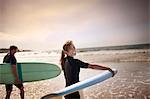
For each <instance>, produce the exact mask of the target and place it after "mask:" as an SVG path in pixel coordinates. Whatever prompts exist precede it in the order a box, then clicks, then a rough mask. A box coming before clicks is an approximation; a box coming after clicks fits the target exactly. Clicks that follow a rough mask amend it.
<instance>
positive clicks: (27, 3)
mask: <svg viewBox="0 0 150 99" xmlns="http://www.w3.org/2000/svg"><path fill="white" fill-rule="evenodd" d="M148 4H149V3H148V0H0V48H8V47H9V46H10V45H17V46H18V47H19V48H21V49H33V50H34V49H36V50H49V49H61V48H62V46H63V44H64V43H65V42H66V41H67V40H72V41H73V42H74V44H75V46H76V47H77V48H84V47H101V46H117V45H130V44H143V43H150V41H149V38H150V33H149V29H150V27H149V25H148V24H149V23H148V22H149V18H150V14H149V13H148V12H149V9H150V8H149V5H148Z"/></svg>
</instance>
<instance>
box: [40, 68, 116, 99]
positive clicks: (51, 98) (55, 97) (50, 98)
mask: <svg viewBox="0 0 150 99" xmlns="http://www.w3.org/2000/svg"><path fill="white" fill-rule="evenodd" d="M113 71H114V72H115V74H116V73H117V70H116V69H113ZM110 77H112V73H111V72H110V71H108V70H107V71H104V72H102V73H100V74H98V75H96V76H94V77H91V78H89V79H86V80H84V81H81V82H78V83H76V84H73V85H71V86H68V87H66V88H64V89H62V90H59V91H56V92H54V93H51V94H48V95H45V96H43V97H42V98H41V99H62V96H64V95H67V94H70V93H73V92H76V91H79V90H81V89H83V88H87V87H89V86H92V85H95V84H97V83H100V82H102V81H104V80H106V79H108V78H110Z"/></svg>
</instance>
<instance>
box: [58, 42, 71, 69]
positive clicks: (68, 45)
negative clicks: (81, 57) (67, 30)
mask: <svg viewBox="0 0 150 99" xmlns="http://www.w3.org/2000/svg"><path fill="white" fill-rule="evenodd" d="M71 45H73V42H72V41H71V40H69V41H67V42H66V43H65V44H64V45H63V50H62V52H61V58H60V63H61V67H62V70H64V65H65V60H64V58H65V51H68V50H69V49H70V46H71Z"/></svg>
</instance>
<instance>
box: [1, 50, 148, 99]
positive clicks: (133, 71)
mask: <svg viewBox="0 0 150 99" xmlns="http://www.w3.org/2000/svg"><path fill="white" fill-rule="evenodd" d="M20 54H24V55H22V56H20ZM149 55H150V50H145V49H143V50H127V51H106V52H102V51H96V52H83V53H79V54H77V56H76V58H78V59H81V60H83V61H86V62H89V63H95V64H101V65H105V66H109V67H111V68H116V69H117V70H118V74H117V75H116V76H115V77H113V78H110V79H108V80H106V81H104V82H102V83H99V84H97V85H94V86H91V87H88V88H86V89H84V90H83V96H84V99H150V91H149V90H150V58H149ZM3 56H4V54H1V55H0V61H2V58H3ZM16 57H17V59H18V61H20V62H21V61H29V60H30V61H42V62H52V63H55V64H58V61H59V57H60V55H59V54H56V55H55V54H51V55H47V54H45V53H44V54H40V55H38V54H35V53H34V54H31V53H30V54H29V53H28V55H26V54H25V53H18V54H17V55H16ZM31 59H32V60H31ZM101 72H103V71H98V70H91V69H82V70H81V72H80V81H82V80H84V79H87V78H90V77H92V76H94V75H96V74H99V73H101ZM64 86H65V80H64V76H63V72H62V73H61V75H59V76H58V77H56V78H53V79H49V80H43V81H37V82H30V83H24V87H25V99H40V97H42V96H43V95H46V94H49V93H52V92H54V91H56V90H59V89H62V88H64ZM5 94H6V93H5V86H4V85H0V99H4V97H5ZM11 99H19V90H18V89H17V88H16V87H15V86H14V88H13V92H12V94H11Z"/></svg>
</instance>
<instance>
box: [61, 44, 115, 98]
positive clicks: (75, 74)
mask: <svg viewBox="0 0 150 99" xmlns="http://www.w3.org/2000/svg"><path fill="white" fill-rule="evenodd" d="M75 55H76V48H75V46H74V44H73V42H72V41H67V42H66V43H65V44H64V45H63V50H62V54H61V59H60V62H61V66H62V70H63V71H64V76H65V80H66V87H67V86H70V85H72V84H75V83H77V82H79V72H80V68H91V69H98V70H109V71H110V72H112V74H113V76H114V74H115V73H114V71H113V70H112V69H111V68H109V67H105V66H101V65H96V64H89V63H85V62H83V61H81V60H79V59H74V56H75ZM65 99H80V94H79V92H78V91H77V92H74V93H71V94H69V95H66V96H65Z"/></svg>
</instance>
